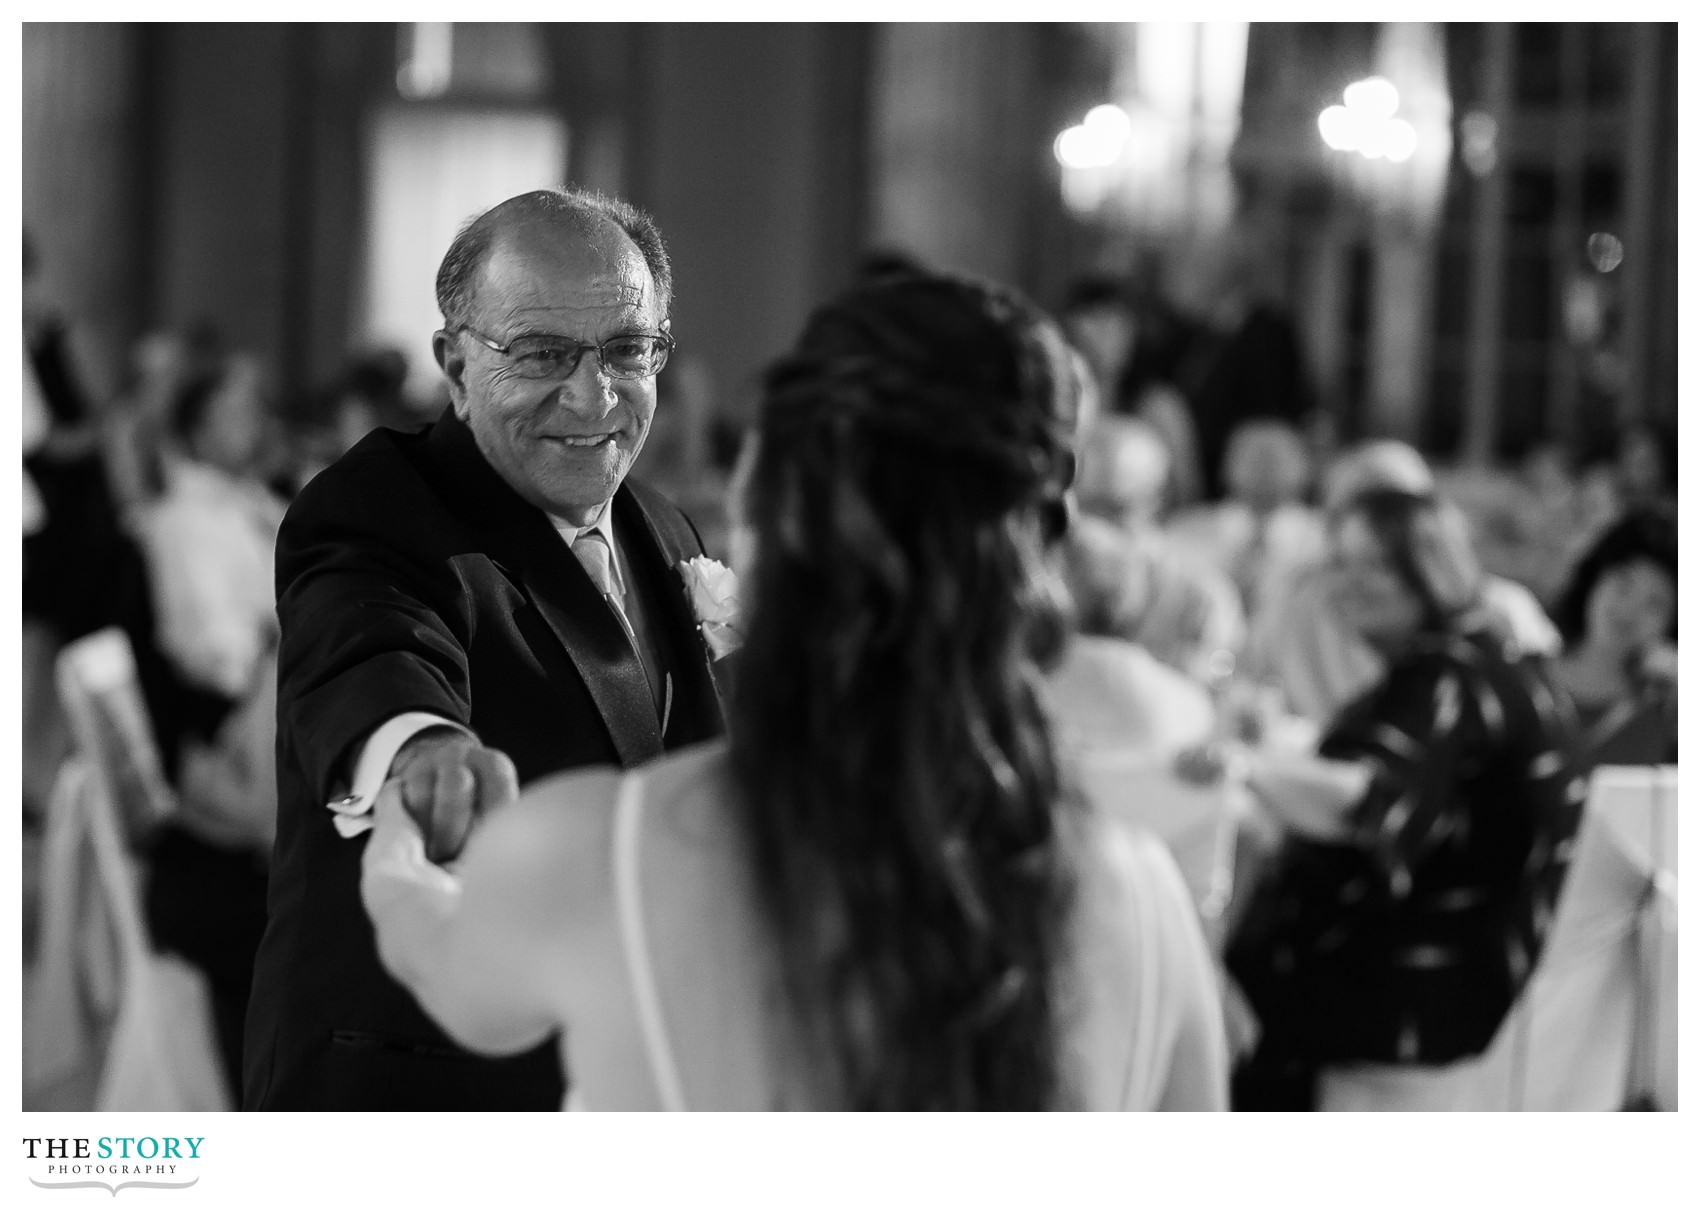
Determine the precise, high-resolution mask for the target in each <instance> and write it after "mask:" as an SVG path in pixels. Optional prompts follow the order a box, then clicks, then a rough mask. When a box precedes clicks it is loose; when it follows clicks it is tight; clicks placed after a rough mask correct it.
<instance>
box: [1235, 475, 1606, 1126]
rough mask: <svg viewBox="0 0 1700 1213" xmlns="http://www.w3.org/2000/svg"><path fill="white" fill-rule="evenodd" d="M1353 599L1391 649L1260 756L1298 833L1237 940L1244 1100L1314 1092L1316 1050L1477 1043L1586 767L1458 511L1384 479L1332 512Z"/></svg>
mask: <svg viewBox="0 0 1700 1213" xmlns="http://www.w3.org/2000/svg"><path fill="white" fill-rule="evenodd" d="M1332 543H1333V549H1334V551H1333V567H1332V573H1331V577H1332V583H1333V592H1334V595H1335V601H1336V604H1337V607H1338V610H1339V611H1340V614H1341V617H1342V618H1343V619H1344V620H1345V621H1346V622H1347V623H1348V624H1349V625H1350V626H1351V627H1352V628H1353V629H1354V630H1356V631H1357V632H1358V634H1359V635H1361V636H1362V637H1363V638H1364V640H1365V641H1366V642H1367V643H1369V644H1371V645H1373V646H1374V647H1375V648H1376V650H1377V651H1378V653H1379V654H1380V655H1381V657H1382V660H1383V661H1384V663H1385V666H1386V673H1385V674H1384V675H1383V676H1382V678H1381V680H1380V681H1379V683H1378V684H1377V685H1375V686H1374V687H1372V688H1370V690H1369V691H1368V692H1367V693H1366V694H1364V695H1362V696H1361V697H1360V698H1358V699H1357V700H1356V701H1354V702H1353V703H1351V704H1349V705H1348V706H1347V707H1345V708H1344V709H1343V710H1342V711H1341V712H1340V713H1339V714H1338V715H1337V716H1336V717H1335V719H1334V720H1333V721H1332V723H1331V724H1330V725H1329V727H1328V729H1327V731H1326V733H1325V735H1324V737H1323V739H1322V741H1321V743H1320V745H1319V746H1318V749H1317V751H1316V753H1315V755H1313V756H1308V757H1306V756H1294V757H1287V758H1282V757H1277V756H1272V755H1269V756H1266V755H1260V754H1257V753H1252V754H1250V755H1248V756H1247V759H1246V761H1247V764H1248V766H1247V781H1248V786H1249V787H1250V789H1251V791H1252V793H1253V795H1254V796H1255V797H1256V798H1257V800H1258V802H1259V804H1260V805H1261V806H1262V807H1263V808H1264V809H1266V810H1267V812H1268V814H1269V815H1270V816H1271V817H1272V818H1273V819H1274V820H1275V821H1277V822H1278V823H1280V824H1281V826H1282V827H1283V828H1284V829H1285V831H1286V838H1285V840H1284V842H1283V843H1282V844H1281V846H1280V848H1279V850H1278V851H1277V852H1276V854H1275V856H1274V857H1273V858H1272V860H1271V861H1270V863H1269V865H1268V866H1267V867H1266V869H1265V870H1264V873H1263V876H1262V879H1261V880H1260V881H1259V882H1258V883H1257V885H1256V887H1255V888H1254V890H1253V891H1252V893H1251V895H1250V898H1249V901H1248V903H1247V905H1246V907H1245V909H1244V912H1243V913H1242V914H1241V915H1239V917H1238V922H1239V926H1238V928H1237V930H1236V932H1235V934H1234V936H1233V937H1232V938H1231V939H1230V942H1229V947H1228V951H1227V957H1226V959H1227V966H1228V970H1229V972H1230V973H1231V975H1232V976H1233V978H1234V980H1235V981H1236V982H1237V983H1238V986H1239V988H1240V990H1241V991H1242V992H1243V994H1244V996H1245V998H1246V1000H1247V1002H1248V1003H1249V1005H1250V1007H1251V1009H1252V1011H1253V1012H1254V1014H1255V1015H1256V1017H1257V1020H1258V1023H1259V1028H1260V1035H1259V1039H1258V1043H1257V1047H1256V1051H1255V1052H1254V1053H1253V1055H1252V1056H1251V1058H1250V1059H1249V1060H1248V1061H1247V1062H1246V1063H1245V1064H1244V1065H1243V1066H1242V1067H1241V1069H1240V1071H1239V1072H1238V1074H1237V1077H1236V1090H1235V1101H1236V1102H1235V1106H1236V1107H1237V1108H1238V1107H1245V1108H1263V1109H1301V1108H1306V1107H1309V1106H1311V1104H1310V1100H1311V1099H1312V1097H1313V1087H1312V1082H1313V1079H1314V1076H1315V1075H1316V1073H1317V1071H1318V1070H1319V1068H1321V1067H1326V1066H1333V1065H1342V1064H1354V1063H1367V1064H1374V1065H1390V1066H1391V1065H1398V1066H1436V1065H1444V1064H1446V1063H1449V1062H1453V1061H1457V1060H1459V1059H1461V1058H1466V1057H1471V1056H1474V1055H1476V1054H1479V1053H1481V1052H1482V1051H1483V1050H1484V1049H1485V1048H1486V1047H1487V1046H1488V1044H1489V1042H1490V1041H1492V1039H1493V1037H1494V1035H1495V1033H1496V1032H1497V1031H1498V1029H1499V1025H1500V1023H1501V1021H1502V1020H1503V1019H1504V1018H1505V1016H1506V1013H1507V1012H1508V1011H1509V1009H1510V1008H1511V1006H1512V1004H1513V1002H1514V1001H1515V1000H1516V998H1517V997H1518V994H1519V992H1520V991H1521V989H1522V988H1523V985H1524V983H1525V981H1526V979H1527V978H1528V976H1529V972H1530V970H1531V969H1532V968H1533V967H1534V965H1535V964H1536V962H1537V961H1538V960H1539V958H1540V955H1541V949H1542V945H1543V943H1544V941H1545V938H1546V935H1547V930H1548V927H1549V926H1550V924H1551V921H1552V917H1553V909H1554V905H1555V903H1556V901H1557V897H1558V894H1559V891H1560V889H1561V887H1562V885H1563V882H1564V876H1565V872H1566V869H1567V865H1568V862H1569V854H1570V849H1571V842H1572V838H1573V836H1574V834H1575V832H1576V828H1577V826H1578V824H1579V822H1580V820H1581V813H1582V804H1583V798H1584V795H1585V792H1586V781H1585V780H1583V779H1581V778H1578V777H1577V775H1576V770H1575V767H1574V766H1573V763H1572V760H1571V757H1570V744H1571V737H1570V728H1569V718H1568V716H1567V714H1565V713H1564V712H1563V711H1562V709H1561V708H1560V707H1559V702H1558V698H1557V697H1556V696H1555V693H1554V690H1553V688H1552V686H1551V685H1550V676H1549V674H1548V673H1547V672H1546V670H1545V667H1544V663H1543V661H1542V659H1539V658H1534V657H1530V656H1524V655H1520V653H1519V650H1517V649H1516V648H1515V647H1513V646H1511V645H1509V644H1508V643H1507V641H1506V639H1505V637H1504V634H1503V633H1502V632H1501V631H1500V629H1499V628H1498V627H1497V626H1496V625H1495V622H1494V620H1493V618H1492V616H1491V615H1490V614H1488V613H1487V612H1485V611H1484V610H1483V609H1482V578H1481V574H1480V572H1479V569H1478V567H1477V565H1476V564H1475V558H1474V556H1473V554H1472V553H1471V552H1470V549H1469V545H1468V541H1467V539H1466V537H1465V535H1464V532H1463V530H1462V528H1461V527H1459V526H1457V525H1455V524H1454V523H1453V522H1452V521H1451V520H1449V518H1448V516H1447V515H1446V514H1445V513H1444V512H1443V511H1442V510H1441V508H1440V507H1439V505H1438V503H1437V502H1436V501H1435V500H1434V499H1433V498H1432V497H1429V496H1426V495H1421V494H1414V493H1406V492H1401V491H1397V490H1376V491H1371V492H1368V493H1365V494H1363V495H1361V496H1358V497H1355V498H1353V499H1352V500H1351V501H1349V502H1348V503H1346V504H1345V505H1344V506H1343V507H1342V508H1340V509H1339V510H1338V511H1337V512H1336V514H1335V522H1334V526H1333V532H1332Z"/></svg>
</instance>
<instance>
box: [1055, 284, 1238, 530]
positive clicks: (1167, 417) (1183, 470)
mask: <svg viewBox="0 0 1700 1213" xmlns="http://www.w3.org/2000/svg"><path fill="white" fill-rule="evenodd" d="M1165 316H1166V312H1165V309H1162V308H1161V306H1160V304H1159V303H1158V301H1157V300H1155V299H1148V298H1140V297H1139V296H1137V295H1136V294H1135V293H1134V292H1133V290H1132V288H1131V287H1130V286H1129V285H1128V284H1127V283H1125V282H1123V281H1122V280H1121V279H1119V278H1110V277H1102V276H1095V277H1087V278H1081V279H1078V280H1077V281H1075V282H1074V283H1073V284H1071V285H1070V287H1069V290H1068V293H1067V295H1066V297H1065V298H1064V300H1063V306H1062V309H1061V312H1060V314H1059V319H1060V321H1061V322H1062V326H1063V332H1064V333H1065V334H1066V335H1067V336H1068V339H1069V342H1070V344H1072V345H1073V346H1074V348H1075V349H1077V350H1079V351H1080V352H1081V354H1082V355H1083V356H1084V357H1085V359H1086V364H1087V366H1088V367H1089V368H1091V372H1092V378H1093V383H1094V385H1095V386H1096V388H1097V391H1098V397H1099V399H1100V400H1102V401H1103V407H1104V409H1105V411H1107V412H1111V413H1127V414H1131V415H1133V416H1135V417H1138V418H1139V419H1140V420H1141V421H1144V422H1145V423H1146V424H1147V425H1150V426H1151V427H1152V428H1153V429H1154V430H1155V431H1156V432H1157V434H1158V435H1159V436H1160V437H1161V438H1162V440H1163V445H1164V446H1166V447H1167V448H1168V452H1169V471H1168V476H1167V479H1166V481H1165V484H1164V501H1163V505H1164V508H1165V509H1173V508H1175V507H1177V506H1182V505H1188V504H1190V503H1192V502H1194V501H1196V500H1198V498H1199V496H1200V494H1201V493H1202V492H1203V484H1204V477H1203V473H1202V471H1201V470H1200V469H1199V464H1198V438H1197V435H1196V434H1195V433H1194V430H1193V423H1192V414H1191V412H1190V411H1189V410H1188V408H1187V404H1186V400H1185V399H1184V398H1183V397H1182V396H1181V395H1180V393H1179V392H1178V391H1176V390H1175V387H1174V385H1173V384H1172V383H1170V382H1169V376H1170V374H1171V373H1172V371H1173V364H1174V355H1173V350H1174V348H1175V346H1176V343H1177V342H1178V341H1180V340H1182V339H1183V338H1182V337H1180V336H1178V335H1171V334H1170V332H1169V328H1168V327H1167V326H1166V325H1165V324H1164V320H1165Z"/></svg>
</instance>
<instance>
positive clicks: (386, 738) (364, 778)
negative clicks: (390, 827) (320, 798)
mask: <svg viewBox="0 0 1700 1213" xmlns="http://www.w3.org/2000/svg"><path fill="white" fill-rule="evenodd" d="M439 728H450V729H454V730H455V731H456V732H458V733H465V734H466V735H467V736H468V737H471V736H473V732H472V730H471V729H469V728H467V727H466V726H465V725H463V724H459V723H457V722H455V721H453V720H449V719H447V718H446V717H443V716H438V715H435V714H434V713H431V712H403V713H402V714H401V715H400V716H395V717H392V718H391V719H389V720H387V721H385V722H384V723H383V724H381V725H379V726H378V728H377V729H375V730H374V731H373V733H372V735H371V736H370V737H368V738H367V739H366V744H365V746H364V747H362V748H361V751H360V758H359V760H358V761H357V762H356V763H355V764H354V780H353V783H352V786H350V788H349V790H348V794H347V795H346V796H341V797H338V798H337V799H335V800H332V801H331V802H330V803H329V804H327V805H326V806H325V808H327V809H329V810H330V811H331V813H332V814H333V815H334V816H333V818H332V822H331V824H332V825H334V826H336V832H337V833H338V834H341V835H342V836H343V837H344V838H354V837H356V836H357V835H360V834H364V833H365V832H366V831H367V830H370V829H371V828H372V805H373V804H374V803H375V802H376V801H377V799H378V792H379V790H380V789H381V788H382V787H383V786H384V780H385V779H387V778H388V777H389V773H390V764H391V763H393V762H394V761H395V756H396V755H397V754H399V753H400V752H401V747H402V746H404V745H406V744H407V743H408V742H409V741H411V740H412V739H413V738H414V737H415V736H416V735H417V734H419V733H423V732H424V731H425V730H426V729H439Z"/></svg>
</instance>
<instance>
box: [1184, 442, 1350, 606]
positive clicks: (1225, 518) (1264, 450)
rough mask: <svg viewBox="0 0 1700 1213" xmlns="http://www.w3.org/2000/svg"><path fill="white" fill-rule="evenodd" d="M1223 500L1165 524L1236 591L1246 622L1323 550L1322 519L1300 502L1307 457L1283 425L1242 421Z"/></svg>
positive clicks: (1230, 446) (1306, 482)
mask: <svg viewBox="0 0 1700 1213" xmlns="http://www.w3.org/2000/svg"><path fill="white" fill-rule="evenodd" d="M1226 460H1227V466H1226V468H1225V469H1224V478H1225V480H1226V482H1227V486H1228V496H1227V499H1226V500H1224V501H1221V502H1219V503H1217V504H1215V505H1206V506H1200V507H1197V508H1196V509H1193V510H1188V511H1186V512H1184V513H1182V514H1180V515H1177V516H1176V517H1174V518H1171V519H1170V520H1169V523H1168V528H1167V529H1168V532H1169V536H1170V538H1171V539H1173V540H1174V541H1175V542H1176V543H1178V544H1180V545H1181V546H1182V547H1184V548H1186V549H1187V550H1188V551H1190V552H1195V553H1198V554H1199V555H1201V556H1203V557H1204V558H1205V559H1207V560H1209V561H1210V562H1211V563H1213V564H1214V565H1215V566H1216V567H1217V568H1219V569H1221V570H1222V571H1223V572H1224V573H1226V574H1227V575H1228V577H1229V578H1230V579H1231V580H1232V581H1233V583H1234V588H1235V589H1237V590H1238V591H1239V592H1240V601H1241V602H1242V603H1243V604H1244V606H1245V611H1246V615H1247V617H1248V618H1255V616H1256V614H1257V608H1258V605H1259V604H1260V603H1261V602H1262V601H1263V600H1264V599H1265V598H1267V597H1268V596H1269V594H1270V593H1271V592H1272V591H1273V590H1274V589H1275V587H1277V586H1279V585H1280V584H1281V583H1283V582H1285V581H1286V580H1287V579H1289V578H1290V577H1292V576H1293V574H1294V573H1295V572H1297V570H1299V569H1301V568H1303V567H1304V566H1306V565H1309V564H1314V563H1316V561H1317V560H1318V559H1320V558H1321V556H1322V554H1323V551H1324V549H1325V546H1326V540H1325V538H1324V535H1323V525H1322V516H1321V514H1320V513H1319V512H1318V511H1316V510H1315V509H1312V508H1311V507H1310V506H1308V505H1306V504H1304V495H1305V493H1306V492H1307V491H1308V490H1309V488H1310V454H1309V452H1308V451H1307V450H1306V448H1305V441H1304V439H1303V437H1301V436H1300V434H1299V432H1298V431H1297V430H1296V429H1294V428H1293V427H1292V426H1291V425H1289V424H1288V423H1286V422H1284V421H1248V422H1246V423H1245V424H1244V425H1242V426H1240V427H1239V428H1238V429H1236V430H1235V431H1234V434H1233V437H1232V438H1230V439H1229V440H1228V453H1227V456H1226Z"/></svg>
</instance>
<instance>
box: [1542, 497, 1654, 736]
mask: <svg viewBox="0 0 1700 1213" xmlns="http://www.w3.org/2000/svg"><path fill="white" fill-rule="evenodd" d="M1553 617H1554V622H1555V623H1557V624H1558V627H1559V630H1560V631H1561V632H1562V633H1563V635H1564V651H1563V652H1562V653H1561V654H1560V655H1559V657H1558V660H1557V661H1556V663H1555V667H1556V671H1557V674H1558V681H1559V684H1560V685H1561V686H1563V687H1564V689H1565V690H1567V691H1568V692H1569V693H1570V700H1571V702H1572V703H1573V704H1574V705H1575V707H1576V711H1577V715H1578V718H1579V723H1580V725H1581V728H1582V736H1581V744H1582V751H1583V754H1584V761H1585V763H1586V765H1587V766H1589V767H1592V766H1594V765H1595V764H1596V763H1599V762H1610V763H1618V764H1623V763H1628V764H1638V763H1660V762H1675V761H1676V518H1675V517H1674V516H1673V515H1672V514H1671V513H1670V512H1669V511H1668V510H1664V509H1659V508H1652V507H1643V508H1639V509H1635V510H1632V511H1630V512H1629V514H1627V515H1626V516H1625V517H1624V518H1623V519H1622V520H1621V521H1619V522H1618V523H1617V524H1616V525H1614V526H1613V527H1611V529H1610V530H1608V531H1606V533H1605V534H1604V535H1602V536H1600V538H1599V539H1598V540H1597V541H1596V542H1595V543H1594V545H1593V547H1592V548H1590V549H1589V551H1588V552H1587V553H1586V554H1585V555H1584V556H1583V557H1582V559H1581V561H1580V562H1579V563H1578V564H1577V566H1576V569H1575V571H1574V572H1573V573H1572V574H1571V576H1570V580H1569V583H1568V584H1567V585H1566V587H1565V589H1564V591H1563V593H1562V594H1560V596H1559V599H1558V603H1557V605H1556V607H1555V608H1554V611H1553Z"/></svg>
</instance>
